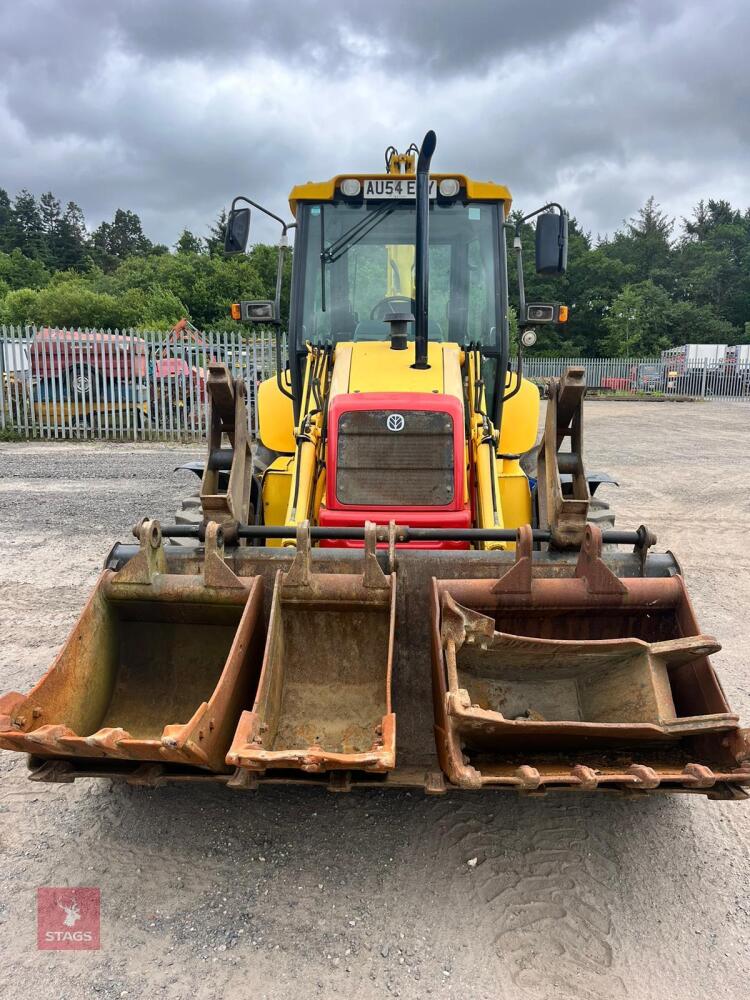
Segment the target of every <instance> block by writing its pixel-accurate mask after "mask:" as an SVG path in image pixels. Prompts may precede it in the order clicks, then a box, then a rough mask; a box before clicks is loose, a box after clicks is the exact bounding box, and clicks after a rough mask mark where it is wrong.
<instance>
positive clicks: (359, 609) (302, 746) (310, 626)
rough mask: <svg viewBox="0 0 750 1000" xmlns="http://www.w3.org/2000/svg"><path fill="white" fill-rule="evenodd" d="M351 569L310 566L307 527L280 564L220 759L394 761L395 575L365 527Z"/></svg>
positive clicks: (303, 764) (261, 766) (310, 763)
mask: <svg viewBox="0 0 750 1000" xmlns="http://www.w3.org/2000/svg"><path fill="white" fill-rule="evenodd" d="M363 555H364V566H363V573H362V575H361V576H359V575H356V574H338V573H330V574H320V573H313V572H312V571H311V567H310V538H309V532H308V530H307V526H306V525H303V526H302V528H301V529H300V530H299V531H298V534H297V555H296V556H295V559H294V562H293V563H292V566H291V567H290V569H289V572H288V573H284V572H283V571H279V573H278V574H277V576H276V584H275V588H274V594H273V603H272V607H271V616H270V619H269V623H268V641H267V643H266V650H265V655H264V659H263V668H262V671H261V677H260V682H259V685H258V694H257V696H256V699H255V704H254V706H253V710H252V711H251V712H243V713H242V717H241V719H240V723H239V726H238V727H237V732H236V734H235V738H234V740H233V742H232V747H231V749H230V751H229V754H228V755H227V763H229V764H234V765H236V766H237V767H239V768H245V769H248V770H249V771H255V772H258V771H264V770H266V769H267V768H293V769H301V770H302V771H308V772H319V771H328V770H349V769H353V770H360V771H387V770H390V769H392V768H393V767H394V766H395V762H396V717H395V715H394V714H393V712H392V711H391V672H392V662H393V634H394V622H395V599H396V582H395V577H394V575H393V574H390V575H388V576H386V575H385V574H384V573H383V571H382V570H381V569H380V566H379V565H378V562H377V559H376V558H375V526H374V525H372V524H368V525H367V527H366V529H365V547H364V552H363Z"/></svg>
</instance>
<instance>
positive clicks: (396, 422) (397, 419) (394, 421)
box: [385, 413, 406, 431]
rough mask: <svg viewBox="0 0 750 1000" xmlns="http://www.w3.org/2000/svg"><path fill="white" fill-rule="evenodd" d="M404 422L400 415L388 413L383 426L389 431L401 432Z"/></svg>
mask: <svg viewBox="0 0 750 1000" xmlns="http://www.w3.org/2000/svg"><path fill="white" fill-rule="evenodd" d="M405 423H406V421H405V420H404V418H403V416H402V415H401V414H400V413H389V414H388V419H387V420H386V422H385V426H386V427H387V428H388V430H389V431H402V430H403V429H404V424H405Z"/></svg>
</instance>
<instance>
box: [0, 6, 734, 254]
mask: <svg viewBox="0 0 750 1000" xmlns="http://www.w3.org/2000/svg"><path fill="white" fill-rule="evenodd" d="M748 38H750V0H409V2H405V0H346V2H344V3H341V4H337V3H332V2H331V0H264V2H259V0H0V149H2V155H1V156H0V186H2V187H5V188H6V189H7V190H8V191H9V192H10V193H11V194H14V193H15V192H16V191H17V190H18V189H20V188H21V187H27V188H29V189H30V190H32V191H34V192H35V193H36V194H41V192H43V191H46V190H48V189H51V190H52V191H54V192H55V194H56V195H57V196H58V197H59V198H61V199H62V200H63V201H67V200H69V199H73V200H75V201H77V202H78V203H79V204H80V205H81V206H82V207H83V209H84V211H85V213H86V216H87V219H88V220H89V223H90V224H91V225H92V226H93V225H96V224H97V223H98V222H99V221H101V219H102V218H105V217H111V214H112V212H113V211H114V209H115V208H117V207H118V206H119V207H124V208H131V209H134V210H135V211H137V212H138V213H139V214H140V215H141V217H142V219H143V222H144V227H145V229H146V231H147V233H148V234H149V235H150V236H151V238H152V239H155V240H160V241H163V242H166V243H173V242H174V240H175V238H176V237H177V235H178V234H179V232H180V230H181V229H182V227H183V226H188V227H189V228H191V229H193V230H194V231H195V232H197V233H198V234H200V235H203V234H204V233H205V232H206V227H207V224H208V222H209V221H210V220H211V219H212V218H214V217H215V216H216V214H217V213H218V210H219V209H220V208H221V206H222V205H225V204H227V203H228V201H229V200H230V199H231V196H232V195H233V194H236V193H244V194H247V195H249V196H250V197H253V198H255V199H256V200H259V201H261V202H263V203H265V204H266V205H267V206H268V207H269V208H271V209H272V210H275V211H277V212H279V213H281V214H283V213H284V211H285V199H286V195H287V193H288V191H289V188H290V187H291V185H292V184H293V183H295V182H298V181H306V180H311V179H323V178H325V177H329V176H331V175H333V174H335V173H339V172H346V171H347V170H355V169H357V168H360V169H363V170H373V169H379V168H380V165H381V164H382V162H383V151H384V149H385V147H386V146H387V145H389V144H391V143H392V144H394V145H395V146H396V147H398V148H399V149H404V148H406V146H408V144H409V143H410V142H411V141H417V142H418V141H419V139H420V137H421V136H422V135H423V134H424V132H425V131H426V129H428V128H434V129H435V130H436V131H437V135H438V147H437V152H436V154H435V158H434V160H433V165H434V168H435V169H438V170H441V171H442V170H446V171H449V170H451V169H455V170H461V171H464V172H466V173H468V174H470V175H473V176H475V177H477V178H481V179H492V180H497V181H502V182H504V183H507V184H508V186H509V187H510V188H511V191H512V192H513V194H514V197H515V202H516V204H517V205H519V206H522V207H524V208H526V209H528V210H530V209H531V208H532V207H536V205H537V204H539V203H541V202H542V201H544V200H546V199H547V198H549V197H552V196H554V197H555V198H556V199H557V200H560V201H562V202H563V203H564V204H565V205H566V206H567V207H568V209H569V210H570V211H571V213H572V214H573V215H575V216H577V217H578V219H579V220H580V221H581V222H582V223H583V224H584V225H585V226H586V228H588V229H590V230H591V231H592V232H593V233H594V234H596V233H597V232H606V231H610V232H611V231H612V230H613V229H615V228H616V227H617V226H618V225H620V223H621V221H622V219H623V218H624V217H626V216H628V215H631V214H632V213H634V212H635V211H636V210H637V208H638V207H639V205H641V204H642V203H643V202H644V201H645V199H646V198H647V197H648V196H649V195H650V194H653V195H655V196H656V198H657V200H658V201H660V202H661V203H662V204H663V205H664V206H665V207H666V208H667V209H668V210H669V211H670V212H671V213H673V214H674V215H676V216H680V215H684V214H686V213H688V212H689V210H690V208H691V206H692V205H693V204H694V203H695V202H696V201H697V200H698V199H699V198H701V197H708V196H714V197H726V198H729V199H731V200H732V201H733V202H735V203H736V204H738V205H740V206H741V207H747V206H748V205H750V185H749V184H748V177H749V176H750V62H749V61H748V55H747V40H748ZM274 232H275V231H274V230H271V229H268V230H266V229H265V228H264V227H263V226H262V225H260V224H259V225H258V228H257V229H256V231H255V233H254V237H255V238H259V239H262V238H270V237H272V236H273V235H274Z"/></svg>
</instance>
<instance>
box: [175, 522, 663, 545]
mask: <svg viewBox="0 0 750 1000" xmlns="http://www.w3.org/2000/svg"><path fill="white" fill-rule="evenodd" d="M291 530H292V529H290V528H289V527H288V526H286V525H255V524H241V525H240V526H239V529H238V536H239V537H240V538H289V536H290V531H291ZM388 532H389V528H388V526H387V525H378V527H377V529H376V535H377V539H378V541H381V542H387V541H388ZM161 533H162V535H163V537H164V538H198V537H199V533H200V525H193V524H170V525H162V529H161ZM531 534H532V538H533V540H534V541H535V542H549V541H550V539H551V534H550V532H549V531H545V530H543V529H541V528H534V529H533V530H532V533H531ZM310 537H311V538H317V539H330V540H331V541H363V540H364V537H365V531H364V528H321V527H317V526H315V527H311V528H310ZM642 537H643V536H642V534H641V533H640V532H638V531H617V530H612V531H604V532H602V541H603V542H604V543H605V544H609V545H638V544H639V543H640V542H641V541H642ZM516 538H517V533H516V530H515V529H514V528H410V527H408V526H407V525H400V524H399V525H397V526H396V542H397V543H401V542H515V541H516Z"/></svg>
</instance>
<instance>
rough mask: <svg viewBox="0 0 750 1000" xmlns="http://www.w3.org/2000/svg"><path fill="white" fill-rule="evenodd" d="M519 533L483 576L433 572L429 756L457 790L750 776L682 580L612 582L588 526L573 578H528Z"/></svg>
mask: <svg viewBox="0 0 750 1000" xmlns="http://www.w3.org/2000/svg"><path fill="white" fill-rule="evenodd" d="M531 549H532V546H531V533H530V531H529V530H528V529H522V530H521V532H519V541H518V545H517V551H516V562H515V564H514V566H513V567H512V569H510V570H509V571H508V572H507V573H506V574H505V575H504V576H503V577H501V578H500V579H499V580H497V581H492V580H435V581H433V596H432V619H433V621H432V629H433V693H434V701H435V718H436V736H437V744H438V753H439V757H440V761H441V765H442V767H443V769H444V771H445V773H446V774H447V776H448V777H449V779H450V780H451V781H453V782H455V783H456V784H459V785H463V786H466V787H480V786H482V785H511V786H513V785H515V786H516V787H518V788H519V789H522V790H527V791H528V790H533V789H536V788H540V787H550V786H558V787H571V788H584V789H592V788H597V787H600V786H601V787H620V788H622V787H626V786H629V787H632V788H634V789H648V788H656V787H659V786H665V787H670V786H672V787H674V786H679V785H682V786H685V787H710V786H711V785H713V784H715V783H716V782H717V781H731V782H733V783H735V784H736V783H746V782H747V780H748V779H750V773H748V771H747V768H746V766H743V765H741V763H740V762H739V760H738V756H737V755H736V754H734V753H733V748H734V749H736V750H737V751H738V752H739V750H740V749H741V747H740V744H741V736H740V733H739V730H738V719H737V716H736V715H734V714H732V712H731V711H730V709H729V706H728V704H727V701H726V698H725V696H724V693H723V691H722V689H721V686H720V684H719V681H718V679H717V677H716V674H715V672H714V670H713V667H712V665H711V662H710V660H709V655H710V654H711V653H714V652H716V651H718V650H719V649H720V646H719V644H718V643H717V642H716V640H715V639H713V638H712V637H711V636H707V635H703V634H701V632H700V629H699V628H698V624H697V622H696V620H695V614H694V612H693V609H692V606H691V604H690V600H689V598H688V594H687V591H686V589H685V584H684V581H683V579H682V577H681V576H674V577H664V578H648V579H646V578H640V577H639V578H628V579H619V578H618V577H617V576H615V575H614V574H613V573H612V572H611V571H610V570H609V569H608V568H607V566H606V564H605V563H604V562H603V560H602V558H601V533H600V532H599V530H598V529H597V528H593V527H589V528H587V531H586V537H585V539H584V543H583V547H582V549H581V555H580V558H579V560H578V564H577V566H576V568H575V575H574V576H573V577H560V576H557V577H552V578H541V577H537V576H535V575H534V574H533V571H532V570H533V564H532V551H531Z"/></svg>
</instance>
